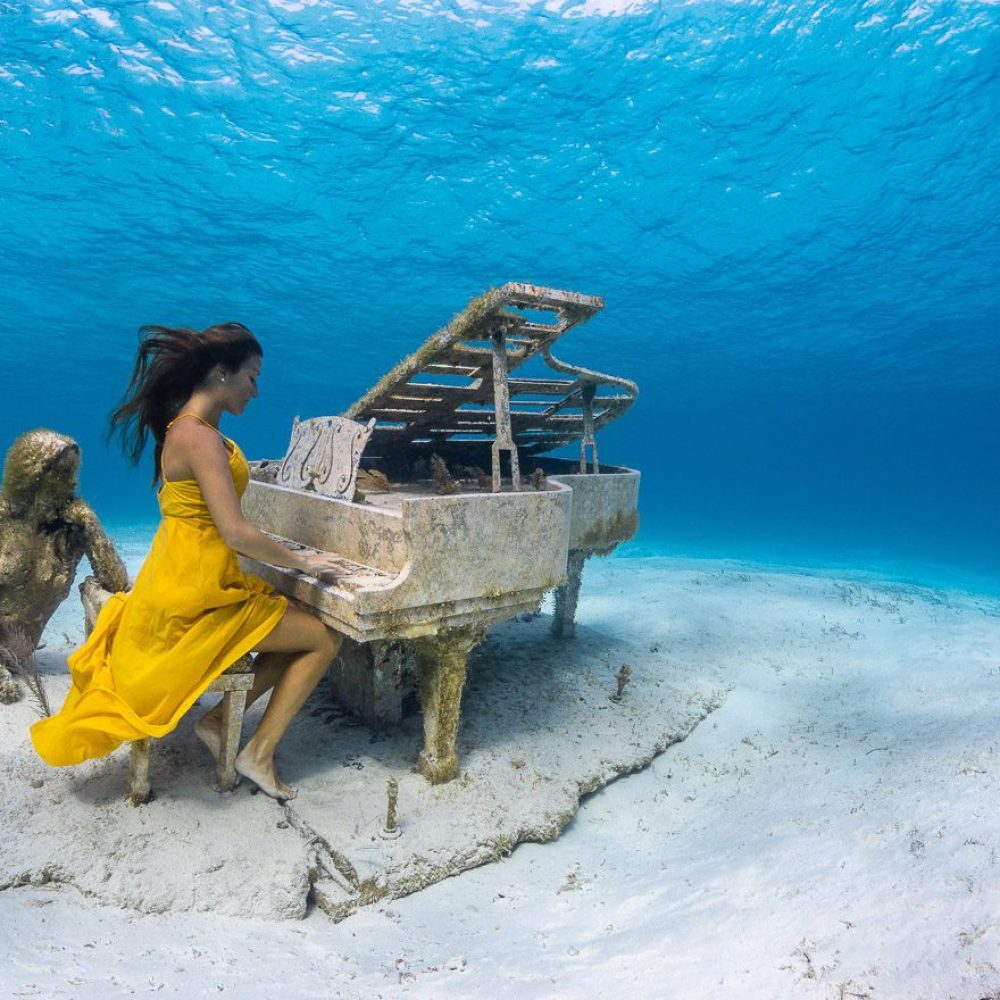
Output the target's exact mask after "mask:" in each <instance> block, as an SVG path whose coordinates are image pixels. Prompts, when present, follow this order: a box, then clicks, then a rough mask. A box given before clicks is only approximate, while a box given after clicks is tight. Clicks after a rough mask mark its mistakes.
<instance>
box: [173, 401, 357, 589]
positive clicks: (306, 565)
mask: <svg viewBox="0 0 1000 1000" xmlns="http://www.w3.org/2000/svg"><path fill="white" fill-rule="evenodd" d="M171 439H172V440H171V443H172V444H173V445H174V447H175V449H176V451H175V456H176V457H177V458H180V459H182V460H186V464H187V465H189V466H190V469H191V473H192V476H193V478H194V479H196V480H197V482H198V486H199V487H200V488H201V494H202V496H203V497H204V498H205V503H206V504H207V505H208V510H209V513H210V514H211V515H212V520H213V521H214V522H215V526H216V528H218V529H219V534H220V535H221V536H222V540H223V541H224V542H225V543H226V544H227V545H228V546H229V547H230V548H231V549H235V550H236V551H237V552H239V553H240V554H241V555H245V556H249V557H250V558H251V559H259V560H260V561H261V562H266V563H270V564H271V565H272V566H284V567H287V568H289V569H298V570H302V571H303V572H305V573H309V574H311V575H313V576H319V575H321V574H324V573H331V572H338V571H339V572H343V570H344V565H343V562H342V561H341V560H340V559H338V558H337V556H335V555H333V554H332V553H329V552H312V553H307V552H293V551H292V550H291V549H289V548H286V547H285V546H284V545H281V544H280V543H279V542H276V541H274V539H273V538H269V537H268V536H267V535H265V534H264V533H263V532H262V531H259V530H258V529H257V528H255V527H254V526H253V525H252V524H251V523H250V522H249V521H248V520H247V519H246V518H245V517H244V516H243V510H242V508H241V507H240V498H239V497H238V496H237V495H236V487H235V486H234V485H233V477H232V473H231V472H230V469H229V455H228V453H227V451H226V446H225V445H224V444H223V442H222V438H221V437H220V435H219V434H218V432H216V431H215V430H213V429H212V428H210V427H206V426H204V424H199V423H196V422H195V421H193V420H186V421H184V423H183V424H178V425H177V426H176V427H175V428H172V429H171Z"/></svg>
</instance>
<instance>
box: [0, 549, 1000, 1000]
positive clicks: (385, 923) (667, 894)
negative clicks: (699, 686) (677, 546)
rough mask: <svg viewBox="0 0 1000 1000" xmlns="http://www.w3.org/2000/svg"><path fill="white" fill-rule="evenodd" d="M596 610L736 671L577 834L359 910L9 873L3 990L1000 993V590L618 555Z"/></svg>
mask: <svg viewBox="0 0 1000 1000" xmlns="http://www.w3.org/2000/svg"><path fill="white" fill-rule="evenodd" d="M579 620H580V621H581V623H583V624H584V625H585V626H586V628H587V630H590V631H591V632H593V633H596V634H600V635H602V636H604V637H605V638H606V639H610V640H613V639H614V638H615V637H616V636H617V637H619V639H620V641H621V642H622V643H623V644H624V643H627V644H629V646H630V647H632V648H636V647H637V646H639V645H644V646H645V648H646V649H648V650H650V655H651V657H655V656H661V657H662V662H663V663H664V665H665V666H664V668H665V669H669V670H672V671H677V670H680V672H682V673H683V672H684V671H690V672H691V673H692V675H700V674H705V675H706V676H707V675H711V676H713V677H714V676H716V675H717V672H718V670H719V666H720V665H721V664H725V671H724V672H725V673H726V675H727V676H725V678H724V680H725V682H726V683H727V684H731V685H732V690H731V692H730V694H729V696H728V698H727V700H726V701H725V702H724V703H723V704H722V706H721V707H720V708H719V709H718V710H717V711H716V712H715V713H714V714H712V715H710V716H709V717H708V719H707V720H706V721H705V722H703V723H702V724H701V725H700V726H699V727H698V728H697V729H695V730H694V732H693V733H692V735H691V736H690V737H689V738H688V739H687V740H686V741H685V742H683V743H680V744H677V745H675V746H673V747H671V748H670V749H668V750H667V751H666V752H665V753H664V754H663V755H662V756H660V757H659V758H657V759H656V760H655V762H654V763H653V764H652V765H651V766H650V767H649V768H647V769H646V770H645V771H642V772H641V773H638V774H635V775H632V776H629V777H626V778H623V779H620V780H619V781H617V782H615V783H614V784H613V785H611V786H610V787H609V788H607V789H606V790H604V791H602V792H599V793H597V794H596V795H594V796H593V797H591V798H590V799H589V800H588V801H587V802H586V803H585V805H584V806H583V808H582V809H581V811H580V813H579V815H578V817H577V819H576V820H575V821H574V822H573V823H572V824H571V826H570V827H569V828H568V829H567V830H566V831H565V832H564V834H563V835H562V837H561V838H560V839H559V840H558V841H556V842H554V843H549V844H542V845H532V844H528V845H523V846H521V847H519V848H518V849H517V850H516V851H515V852H514V854H513V855H512V856H511V857H510V858H508V859H507V860H505V861H503V862H500V863H497V864H492V865H488V866H485V867H482V868H479V869H476V870H474V871H471V872H467V873H465V874H462V875H460V876H457V877H454V878H451V879H448V880H446V881H445V882H442V883H440V884H438V885H436V886H433V887H431V888H429V889H426V890H424V891H422V892H420V893H417V894H415V895H412V896H408V897H406V898H403V899H399V900H394V901H391V902H387V903H383V904H376V905H375V906H371V907H368V908H367V909H364V910H362V911H360V912H359V913H357V914H355V915H354V916H351V917H349V918H348V919H346V920H344V921H343V922H341V923H338V924H335V923H332V922H331V921H330V920H329V918H327V917H326V916H325V915H324V914H322V913H320V912H317V911H312V912H310V914H309V915H308V916H307V917H306V919H304V920H299V921H295V920H285V921H273V920H262V919H257V920H244V919H240V918H236V917H231V916H226V917H223V916H212V915H208V914H204V913H177V912H169V913H165V914H163V915H142V916H139V915H136V914H135V913H134V912H132V911H129V910H121V909H112V908H110V907H107V906H100V905H98V904H96V903H95V902H94V901H93V900H90V899H87V898H84V897H82V896H81V895H80V893H79V892H78V890H76V889H74V888H73V887H72V886H48V887H44V888H30V887H22V888H8V889H7V890H6V891H2V892H0V928H2V930H0V954H2V955H4V956H5V957H6V961H5V962H4V963H3V966H2V970H0V995H2V996H5V997H6V996H44V997H50V996H67V997H80V998H89V997H94V998H97V997H101V998H104V997H109V996H125V995H130V994H132V993H136V994H145V993H148V992H158V993H160V994H161V995H167V996H171V995H178V996H180V995H185V996H194V997H201V996H218V995H219V994H220V993H224V994H227V995H230V996H238V997H265V996H276V995H282V996H286V997H299V996H317V997H344V998H353V997H358V998H361V997H364V998H374V997H380V996H381V997H390V996H401V997H434V998H439V997H475V996H497V997H501V996H502V997H508V996H509V997H609V998H610V997H615V998H617V997H633V998H645V997H664V998H668V997H669V998H673V997H677V998H699V997H713V998H714V997H724V996H734V997H740V998H751V997H754V998H755V997H760V998H768V1000H770V998H777V997H789V998H812V997H817V998H820V997H821V998H841V997H847V998H852V997H870V998H873V1000H874V998H878V1000H883V998H891V1000H896V998H900V1000H901V998H906V1000H914V998H927V1000H943V998H947V997H954V998H961V1000H975V998H981V997H991V998H994V997H997V996H1000V880H998V874H1000V869H998V867H997V860H998V859H997V849H998V845H1000V819H998V818H997V810H996V808H995V804H996V791H997V787H998V781H997V772H998V740H997V736H996V733H997V721H996V716H997V704H998V694H1000V603H998V602H996V601H993V600H989V599H986V598H978V597H974V596H967V595H961V594H956V593H948V594H943V593H937V592H930V591H925V590H918V589H915V588H910V587H902V586H892V585H889V584H885V583H881V582H878V581H874V580H872V581H865V580H862V579H860V578H854V579H853V580H852V581H850V582H845V581H838V580H834V579H828V578H824V577H821V576H799V575H792V574H778V573H773V572H767V573H764V572H755V571H752V570H745V569H743V568H740V567H735V566H727V565H725V564H722V563H681V562H677V561H670V560H657V559H642V560H625V559H611V560H605V561H603V562H600V561H592V562H591V563H590V564H589V565H588V567H587V570H586V573H585V581H584V595H583V598H582V600H581V606H580V613H579ZM655 647H658V649H657V650H656V652H653V650H654V648H655ZM650 662H652V660H651V661H650ZM0 710H2V709H0ZM8 751H9V752H13V748H4V753H7V752H8ZM5 794H6V793H5ZM246 801H247V802H249V803H250V804H251V805H253V806H256V805H257V804H258V799H250V798H249V797H247V799H246ZM38 805H39V807H40V808H44V806H45V801H44V799H40V801H39V802H38ZM260 806H261V808H264V807H265V804H264V803H260ZM112 836H113V831H109V838H111V837H112ZM151 837H152V838H153V843H154V844H155V831H151ZM164 856H165V857H166V858H169V857H170V852H169V850H168V849H167V847H166V846H165V848H164ZM245 877H246V879H247V880H254V879H255V878H259V877H260V872H259V870H258V869H257V867H256V866H255V863H254V859H253V858H252V857H247V859H246V865H245Z"/></svg>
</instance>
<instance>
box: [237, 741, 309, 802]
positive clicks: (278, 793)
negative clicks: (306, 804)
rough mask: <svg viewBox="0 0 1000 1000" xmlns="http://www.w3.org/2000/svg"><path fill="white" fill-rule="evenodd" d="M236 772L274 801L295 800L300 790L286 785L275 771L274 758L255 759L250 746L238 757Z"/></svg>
mask: <svg viewBox="0 0 1000 1000" xmlns="http://www.w3.org/2000/svg"><path fill="white" fill-rule="evenodd" d="M236 771H237V773H238V774H242V775H243V777H244V778H247V779H248V780H250V781H252V782H253V783H254V784H255V785H256V786H257V787H258V788H259V789H260V790H261V791H262V792H263V793H264V794H265V795H270V796H271V798H272V799H278V801H283V800H285V799H294V798H295V796H296V795H298V793H299V792H298V789H297V788H292V786H291V785H286V784H285V783H284V782H283V781H282V780H281V779H280V778H279V777H278V774H277V772H276V771H275V769H274V758H273V757H272V758H271V759H270V760H267V761H261V760H258V759H257V758H255V757H254V755H253V753H252V752H251V751H250V747H249V745H247V746H245V747H244V748H243V749H242V750H241V751H240V752H239V754H237V756H236Z"/></svg>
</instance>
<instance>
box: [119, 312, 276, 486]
mask: <svg viewBox="0 0 1000 1000" xmlns="http://www.w3.org/2000/svg"><path fill="white" fill-rule="evenodd" d="M263 356H264V351H263V349H262V348H261V346H260V344H259V343H258V342H257V338H256V337H255V336H254V335H253V334H252V333H251V332H250V331H249V330H248V329H247V328H246V327H245V326H244V325H243V324H242V323H220V324H219V325H218V326H210V327H208V328H207V329H205V330H202V331H201V332H200V333H199V332H198V331H197V330H189V329H187V328H186V327H183V326H180V327H168V326H144V327H141V328H140V329H139V354H138V356H137V357H136V359H135V368H134V369H133V370H132V379H131V381H130V382H129V384H128V388H127V389H126V390H125V394H124V396H122V401H121V403H120V404H119V406H118V408H117V409H116V410H115V411H114V412H113V413H112V414H111V424H110V427H109V428H108V437H112V436H114V435H115V434H117V435H118V437H119V438H120V440H121V444H122V449H123V451H124V452H125V454H126V455H127V456H128V458H129V460H130V461H131V462H132V464H133V465H138V463H139V459H140V458H141V457H142V453H143V450H144V449H145V447H146V439H147V437H148V435H149V434H150V433H152V435H153V440H154V441H155V442H156V449H155V451H154V453H153V465H154V469H153V485H154V486H155V485H156V484H157V482H159V479H160V454H161V452H162V451H163V438H164V436H165V435H166V433H167V424H169V423H170V421H171V420H173V419H174V417H176V416H177V414H178V413H179V412H180V408H181V407H182V406H183V405H184V404H185V403H186V402H187V401H188V400H189V399H190V398H191V394H192V393H193V392H194V390H195V389H196V388H197V387H198V386H199V385H201V383H202V382H203V381H204V379H205V377H206V376H207V375H208V373H209V372H210V371H211V370H212V369H213V368H214V367H215V366H216V365H222V367H223V368H225V369H226V371H229V372H234V371H236V370H237V369H238V368H240V367H242V365H243V363H244V362H245V361H246V360H247V359H248V358H253V357H263Z"/></svg>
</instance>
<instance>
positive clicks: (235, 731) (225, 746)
mask: <svg viewBox="0 0 1000 1000" xmlns="http://www.w3.org/2000/svg"><path fill="white" fill-rule="evenodd" d="M253 682H254V661H253V657H252V656H251V655H250V654H249V653H247V654H246V655H245V656H241V657H240V658H239V659H238V660H237V661H236V662H235V663H234V664H233V665H232V666H231V667H230V668H229V669H228V670H227V671H226V672H225V673H223V674H220V676H219V677H217V678H216V679H215V680H214V681H212V683H211V684H210V685H209V686H208V689H207V690H209V691H221V692H222V753H221V754H220V756H219V766H218V770H217V773H218V777H219V785H218V788H219V791H220V792H231V791H232V790H233V789H234V788H235V787H236V754H237V753H238V752H239V749H240V732H241V730H242V729H243V712H244V711H245V709H246V704H247V692H248V691H249V690H250V688H252V687H253ZM152 743H153V740H152V738H151V737H150V738H147V739H144V740H136V741H135V742H134V743H132V744H131V767H130V768H129V789H128V798H129V801H130V802H131V803H132V805H134V806H141V805H142V804H143V803H145V802H148V801H149V800H150V798H151V797H152V789H151V788H150V785H149V751H150V745H151V744H152Z"/></svg>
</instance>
